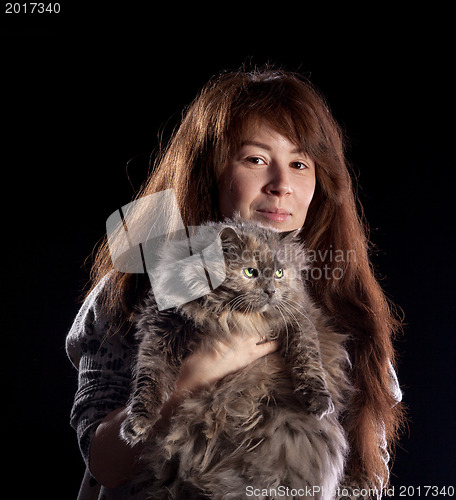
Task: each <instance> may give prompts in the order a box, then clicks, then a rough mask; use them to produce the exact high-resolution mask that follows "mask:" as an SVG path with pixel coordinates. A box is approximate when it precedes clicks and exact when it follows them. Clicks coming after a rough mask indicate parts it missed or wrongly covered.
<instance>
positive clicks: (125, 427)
mask: <svg viewBox="0 0 456 500" xmlns="http://www.w3.org/2000/svg"><path fill="white" fill-rule="evenodd" d="M152 425H153V422H151V420H150V419H149V418H147V417H145V416H143V415H135V414H134V413H129V414H128V416H127V418H126V419H125V420H124V421H123V423H122V425H121V427H120V437H121V438H122V439H123V440H124V441H125V442H126V443H128V444H129V445H131V446H134V445H135V444H138V443H139V442H141V441H145V440H146V439H147V437H148V435H149V433H150V430H151V428H152Z"/></svg>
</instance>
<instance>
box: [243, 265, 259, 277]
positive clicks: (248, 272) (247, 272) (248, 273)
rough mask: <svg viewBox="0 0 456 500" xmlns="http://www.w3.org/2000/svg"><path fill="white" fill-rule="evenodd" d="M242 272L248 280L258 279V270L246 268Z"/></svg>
mask: <svg viewBox="0 0 456 500" xmlns="http://www.w3.org/2000/svg"><path fill="white" fill-rule="evenodd" d="M242 271H243V273H244V275H245V276H247V278H256V277H257V276H258V270H257V269H254V268H253V267H246V268H245V269H243V270H242Z"/></svg>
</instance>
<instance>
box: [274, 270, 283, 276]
mask: <svg viewBox="0 0 456 500" xmlns="http://www.w3.org/2000/svg"><path fill="white" fill-rule="evenodd" d="M274 276H275V277H276V278H282V276H283V269H277V271H276V272H275V273H274Z"/></svg>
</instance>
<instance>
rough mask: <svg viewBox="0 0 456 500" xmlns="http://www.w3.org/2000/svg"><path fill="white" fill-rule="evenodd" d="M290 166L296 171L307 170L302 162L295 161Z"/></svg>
mask: <svg viewBox="0 0 456 500" xmlns="http://www.w3.org/2000/svg"><path fill="white" fill-rule="evenodd" d="M291 165H292V166H293V167H294V168H296V169H297V170H305V169H306V168H308V167H307V165H306V164H305V163H303V162H302V161H295V162H293V163H292V164H291Z"/></svg>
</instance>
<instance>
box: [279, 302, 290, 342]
mask: <svg viewBox="0 0 456 500" xmlns="http://www.w3.org/2000/svg"><path fill="white" fill-rule="evenodd" d="M280 308H281V305H280V304H278V305H277V311H279V313H280V315H281V316H282V318H283V322H284V324H285V332H286V342H285V352H288V325H287V320H286V319H285V316H284V314H283V313H282V311H281V310H280Z"/></svg>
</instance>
